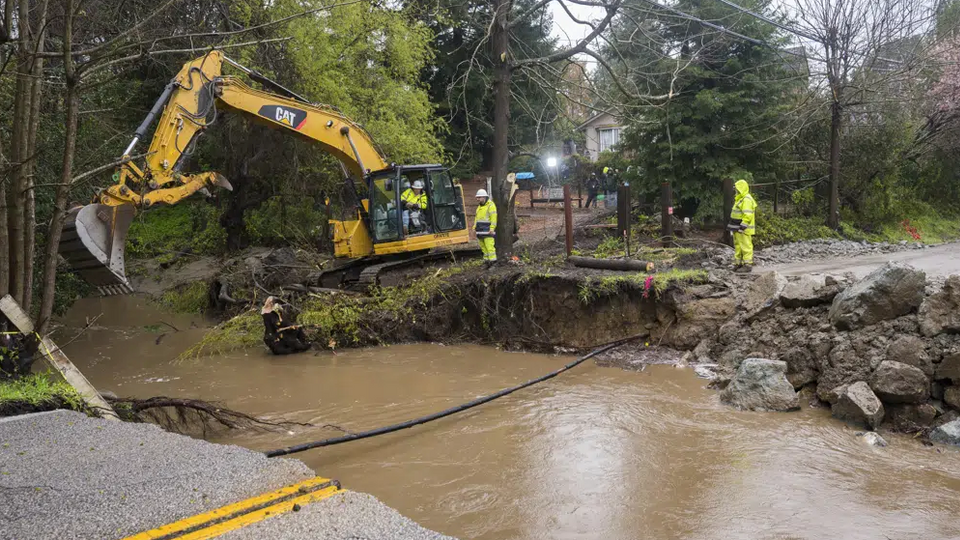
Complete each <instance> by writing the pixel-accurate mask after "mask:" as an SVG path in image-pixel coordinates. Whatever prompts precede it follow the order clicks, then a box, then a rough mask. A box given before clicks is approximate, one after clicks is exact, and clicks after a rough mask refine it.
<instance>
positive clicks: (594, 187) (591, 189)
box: [586, 173, 600, 208]
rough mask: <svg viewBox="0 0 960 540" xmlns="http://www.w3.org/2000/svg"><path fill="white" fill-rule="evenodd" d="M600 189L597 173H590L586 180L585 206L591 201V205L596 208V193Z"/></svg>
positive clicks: (588, 205) (588, 206)
mask: <svg viewBox="0 0 960 540" xmlns="http://www.w3.org/2000/svg"><path fill="white" fill-rule="evenodd" d="M599 191H600V180H597V173H590V179H589V180H587V204H586V207H587V208H590V203H593V207H594V208H596V207H597V204H596V202H595V201H596V200H597V193H598V192H599Z"/></svg>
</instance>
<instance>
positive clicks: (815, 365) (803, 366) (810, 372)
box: [780, 347, 820, 390]
mask: <svg viewBox="0 0 960 540" xmlns="http://www.w3.org/2000/svg"><path fill="white" fill-rule="evenodd" d="M780 360H783V361H784V362H786V363H787V380H788V381H790V384H792V385H793V387H794V388H796V389H797V390H799V389H800V388H802V387H803V386H804V385H805V384H808V383H812V382H817V376H818V375H819V374H820V369H819V362H817V359H816V358H814V357H813V354H812V353H811V352H810V351H809V350H808V349H806V348H804V347H792V348H790V349H788V350H787V352H785V353H783V355H782V356H781V357H780Z"/></svg>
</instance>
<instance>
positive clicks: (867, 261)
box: [760, 244, 960, 277]
mask: <svg viewBox="0 0 960 540" xmlns="http://www.w3.org/2000/svg"><path fill="white" fill-rule="evenodd" d="M889 261H899V262H905V263H909V264H911V265H913V266H914V267H916V268H918V269H920V270H923V271H924V272H926V273H927V277H946V276H949V275H952V274H960V244H943V245H940V246H936V247H932V248H929V249H923V250H912V249H911V250H907V251H901V252H897V253H885V254H882V255H865V256H862V257H840V258H832V259H819V260H815V261H808V262H796V263H789V264H778V265H773V266H764V267H762V268H760V270H763V271H772V270H775V271H777V272H780V273H781V274H784V275H793V276H796V275H800V274H811V273H821V274H831V273H833V274H842V273H844V272H853V273H854V274H856V275H857V277H863V276H866V275H867V274H869V273H870V272H872V271H874V270H876V269H877V268H879V267H880V266H883V265H884V264H886V263H887V262H889Z"/></svg>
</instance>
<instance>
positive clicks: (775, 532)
mask: <svg viewBox="0 0 960 540" xmlns="http://www.w3.org/2000/svg"><path fill="white" fill-rule="evenodd" d="M101 312H103V313H105V314H104V315H103V316H102V317H101V318H100V319H99V320H98V321H97V325H98V326H96V327H94V328H92V329H90V330H88V331H87V332H85V333H83V334H82V335H81V336H80V337H79V338H77V340H76V341H74V342H73V343H71V344H70V345H69V346H67V347H65V350H66V352H67V354H68V355H69V356H70V357H71V359H73V361H74V362H76V363H77V365H78V366H79V367H80V368H81V369H82V370H83V371H84V373H85V374H86V375H87V377H88V378H89V379H90V380H91V381H92V382H93V383H94V384H95V385H96V386H97V387H98V388H101V389H104V390H111V391H113V392H115V393H117V394H120V395H130V396H136V397H150V396H155V395H173V396H179V397H196V398H203V399H208V400H217V401H221V402H223V403H224V404H226V405H227V406H229V407H231V408H234V409H239V410H242V411H245V412H249V413H253V414H258V415H262V416H267V417H270V418H279V417H284V418H287V419H291V420H298V421H302V422H311V423H315V424H328V423H330V424H337V425H339V426H341V427H343V428H345V429H348V430H352V431H359V430H363V429H367V428H371V427H376V426H381V425H386V424H390V423H394V422H398V421H401V420H406V419H409V418H413V417H416V416H419V415H423V414H426V413H429V412H434V411H437V410H440V409H443V408H446V407H449V406H452V405H455V404H458V403H461V402H464V401H466V400H468V399H471V398H474V397H477V396H479V395H483V394H486V393H489V392H492V391H494V390H497V389H500V388H502V387H505V386H509V385H512V384H515V383H517V382H520V381H523V380H526V379H529V378H533V377H535V376H538V375H540V374H542V373H545V372H547V371H549V370H552V369H555V368H557V367H559V366H560V365H562V364H563V363H564V362H566V361H568V360H569V359H568V358H565V357H556V356H542V355H533V354H513V353H505V352H501V351H497V350H494V349H490V348H485V347H476V346H463V347H443V346H439V345H403V346H393V347H386V348H375V349H363V350H351V351H344V352H341V353H339V354H337V355H332V354H329V353H322V354H319V355H313V354H312V353H308V354H303V355H298V356H289V357H273V356H270V355H269V354H267V353H265V352H264V351H261V350H260V349H254V350H248V351H240V352H236V353H233V354H229V355H226V356H221V357H215V358H203V359H200V360H188V361H179V362H178V361H176V360H175V357H176V356H177V354H178V353H179V352H181V351H182V350H184V349H185V348H187V347H188V346H189V345H190V344H192V343H194V342H195V341H196V340H197V339H199V337H200V336H201V335H202V333H203V329H202V326H203V321H202V320H199V319H197V320H191V319H190V318H188V317H178V316H171V315H168V314H162V313H160V312H158V311H156V309H155V308H152V307H150V306H149V305H148V304H147V303H146V302H145V301H143V300H140V299H137V298H134V297H126V298H111V299H106V300H85V301H83V302H81V303H80V304H78V305H77V306H76V307H75V309H74V310H73V311H72V312H71V313H70V314H68V316H67V317H66V318H65V322H66V323H67V325H68V327H67V328H64V329H63V330H62V331H61V334H60V336H59V337H58V339H59V340H60V341H66V340H68V339H70V338H71V337H73V336H74V335H75V334H76V331H75V329H74V328H75V327H82V326H83V325H84V324H85V321H86V320H88V318H90V317H93V316H96V315H97V314H98V313H101ZM161 321H165V322H161ZM165 323H169V324H170V325H173V326H175V327H177V328H178V329H179V331H177V332H175V331H173V330H172V328H171V327H170V326H169V325H167V324H165ZM191 326H199V327H198V328H191ZM160 336H163V337H160ZM158 340H159V344H158V343H157V341H158ZM336 434H337V432H336V431H334V430H332V429H329V428H326V429H319V428H316V429H314V428H296V429H295V430H294V433H293V434H276V433H268V434H255V433H246V432H242V433H234V434H226V435H224V436H222V437H221V439H219V440H220V441H221V442H231V443H236V444H239V445H242V446H247V447H249V448H255V449H271V448H276V447H281V446H287V445H290V444H295V443H299V442H304V441H308V440H313V439H319V438H323V437H327V436H333V435H336ZM854 434H855V430H854V429H851V428H849V427H847V426H845V425H843V424H841V423H839V422H836V421H834V420H832V419H831V418H830V417H829V412H828V411H825V410H823V409H807V408H805V409H804V410H803V411H801V412H799V413H790V414H758V413H741V412H735V411H731V410H730V409H727V408H725V407H722V406H721V405H719V403H718V401H717V394H716V393H715V392H713V391H711V390H707V389H705V388H704V381H702V380H700V379H697V378H696V377H695V376H694V375H693V373H692V372H691V371H689V370H682V369H676V368H673V367H671V366H651V367H648V368H647V369H646V370H645V371H643V372H626V371H621V370H619V369H614V368H600V367H597V366H595V365H593V364H592V363H587V364H584V365H582V366H581V367H579V368H577V369H576V370H575V371H573V372H570V373H567V374H564V375H562V376H561V377H559V378H557V379H554V380H552V381H549V382H547V383H544V384H541V385H538V386H535V387H533V388H530V389H527V390H524V391H521V392H518V393H516V394H513V395H511V396H508V397H506V398H503V399H501V400H498V401H495V402H493V403H490V404H487V405H484V406H481V407H479V408H477V409H473V410H471V411H469V412H466V413H463V414H460V415H456V416H454V417H451V418H447V419H444V420H440V421H438V422H434V423H432V424H428V425H426V426H420V427H417V428H413V429H411V430H406V431H405V432H399V433H395V434H391V435H387V436H383V437H378V438H375V439H370V440H365V441H359V442H355V443H348V444H345V445H342V446H337V447H331V448H327V449H318V450H312V451H309V452H306V453H302V454H299V455H298V456H297V457H299V458H300V459H302V460H303V461H305V462H306V463H307V464H308V465H310V466H311V467H312V468H314V469H315V470H316V471H317V473H318V474H320V475H322V476H328V477H334V478H338V479H339V480H340V481H341V482H342V483H343V484H344V486H346V487H347V488H349V489H354V490H358V491H364V492H368V493H372V494H374V495H376V496H377V497H379V498H380V499H382V500H383V501H384V502H386V503H387V504H389V505H391V506H393V507H394V508H396V509H398V510H399V511H400V512H402V513H403V514H405V515H407V516H409V517H411V518H413V519H415V520H417V521H419V522H420V523H422V524H423V525H424V526H426V527H429V528H431V529H435V530H438V531H441V532H444V533H447V534H450V535H454V536H458V537H461V538H482V539H514V538H522V539H540V538H556V539H580V538H582V539H588V538H589V539H593V538H603V539H624V540H626V539H637V538H691V539H714V538H743V539H755V538H791V539H793V538H804V539H806V538H810V539H822V538H846V539H860V538H863V539H873V538H891V539H908V538H929V539H934V538H936V539H940V538H957V537H960V517H958V514H957V509H958V508H960V453H958V452H957V451H955V450H953V449H945V448H944V449H942V451H938V449H936V448H927V447H924V446H922V445H920V444H919V443H917V442H915V441H913V440H911V439H909V438H906V437H901V436H895V435H887V439H888V441H889V442H890V446H889V447H887V448H883V449H878V448H870V447H867V446H865V445H864V444H863V443H862V442H861V440H860V438H858V437H856V436H855V435H854Z"/></svg>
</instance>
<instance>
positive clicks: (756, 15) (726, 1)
mask: <svg viewBox="0 0 960 540" xmlns="http://www.w3.org/2000/svg"><path fill="white" fill-rule="evenodd" d="M717 1H718V2H720V3H721V4H726V5H727V6H730V7H732V8H733V9H735V10H737V11H740V12H742V13H746V14H747V15H750V16H751V17H753V18H755V19H760V20H761V21H763V22H765V23H768V24H772V25H773V26H776V27H777V28H779V29H781V30H786V31H787V32H790V33H791V34H794V35H797V36H800V37H802V38H805V39H809V40H811V41H815V42H817V43H822V42H823V41H822V40H821V39H820V38H817V37H814V36H811V35H810V34H807V33H804V32H801V31H799V30H797V29H795V28H791V27H789V26H787V25H785V24H782V23H779V22H777V21H775V20H773V19H770V18H768V17H765V16H763V15H761V14H759V13H756V12H754V11H751V10H749V9H747V8H745V7H741V6H738V5H737V4H734V3H733V2H730V0H717Z"/></svg>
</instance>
